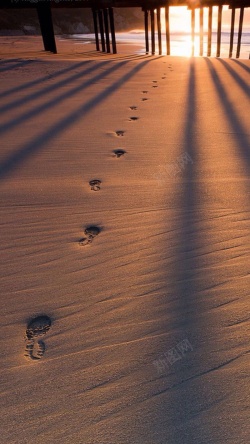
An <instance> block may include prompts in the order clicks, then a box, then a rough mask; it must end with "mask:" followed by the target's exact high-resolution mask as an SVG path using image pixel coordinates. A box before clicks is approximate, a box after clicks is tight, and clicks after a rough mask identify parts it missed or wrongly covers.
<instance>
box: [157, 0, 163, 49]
mask: <svg viewBox="0 0 250 444" xmlns="http://www.w3.org/2000/svg"><path fill="white" fill-rule="evenodd" d="M157 31H158V49H159V54H160V55H161V54H162V44H161V8H160V7H159V8H157Z"/></svg>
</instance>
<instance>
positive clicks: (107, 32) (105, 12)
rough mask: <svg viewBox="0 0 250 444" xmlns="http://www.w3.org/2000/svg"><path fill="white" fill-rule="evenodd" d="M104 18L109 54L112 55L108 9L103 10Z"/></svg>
mask: <svg viewBox="0 0 250 444" xmlns="http://www.w3.org/2000/svg"><path fill="white" fill-rule="evenodd" d="M103 18H104V29H105V36H106V48H107V52H108V53H110V40H109V21H108V10H107V8H104V9H103Z"/></svg>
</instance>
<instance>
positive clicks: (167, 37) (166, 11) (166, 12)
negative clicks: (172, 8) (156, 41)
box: [165, 5, 170, 55]
mask: <svg viewBox="0 0 250 444" xmlns="http://www.w3.org/2000/svg"><path fill="white" fill-rule="evenodd" d="M165 23H166V47H167V55H170V26H169V5H167V6H166V7H165Z"/></svg>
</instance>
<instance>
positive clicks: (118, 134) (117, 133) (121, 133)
mask: <svg viewBox="0 0 250 444" xmlns="http://www.w3.org/2000/svg"><path fill="white" fill-rule="evenodd" d="M115 133H116V135H117V136H118V137H122V136H124V133H125V131H123V130H118V131H116V132H115Z"/></svg>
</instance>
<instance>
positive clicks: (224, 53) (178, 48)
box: [70, 30, 250, 59]
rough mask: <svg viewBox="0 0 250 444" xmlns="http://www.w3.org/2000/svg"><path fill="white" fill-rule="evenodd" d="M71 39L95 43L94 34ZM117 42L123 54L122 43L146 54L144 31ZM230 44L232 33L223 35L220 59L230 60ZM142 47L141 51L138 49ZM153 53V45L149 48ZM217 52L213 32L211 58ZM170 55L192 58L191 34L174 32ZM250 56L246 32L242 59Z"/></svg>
mask: <svg viewBox="0 0 250 444" xmlns="http://www.w3.org/2000/svg"><path fill="white" fill-rule="evenodd" d="M70 38H72V39H74V41H75V43H77V44H86V43H88V42H93V40H94V34H77V35H72V36H71V37H70ZM116 41H117V45H118V52H119V53H121V52H123V48H122V43H124V44H125V43H126V44H131V51H132V52H133V45H134V52H135V53H139V54H143V53H145V36H144V31H143V30H134V31H130V32H122V33H121V32H118V33H116ZM237 41H238V34H237V32H235V34H234V46H233V54H232V57H233V58H235V57H236V49H237ZM155 43H156V52H155V53H156V54H157V52H158V39H157V34H155ZM229 43H230V32H222V33H221V53H220V57H223V58H228V54H229ZM138 47H140V49H138ZM149 49H150V51H151V45H150V47H149ZM216 50H217V33H216V32H212V42H211V56H212V57H215V56H216ZM199 51H200V41H199V34H198V33H196V34H195V40H194V55H195V56H199ZM162 53H163V54H166V35H165V33H162ZM170 54H171V55H173V56H186V57H190V56H191V55H192V41H191V35H190V33H177V32H172V33H171V35H170ZM249 54H250V32H244V33H243V34H242V38H241V51H240V58H241V59H248V58H249ZM203 56H207V34H205V33H204V38H203Z"/></svg>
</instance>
